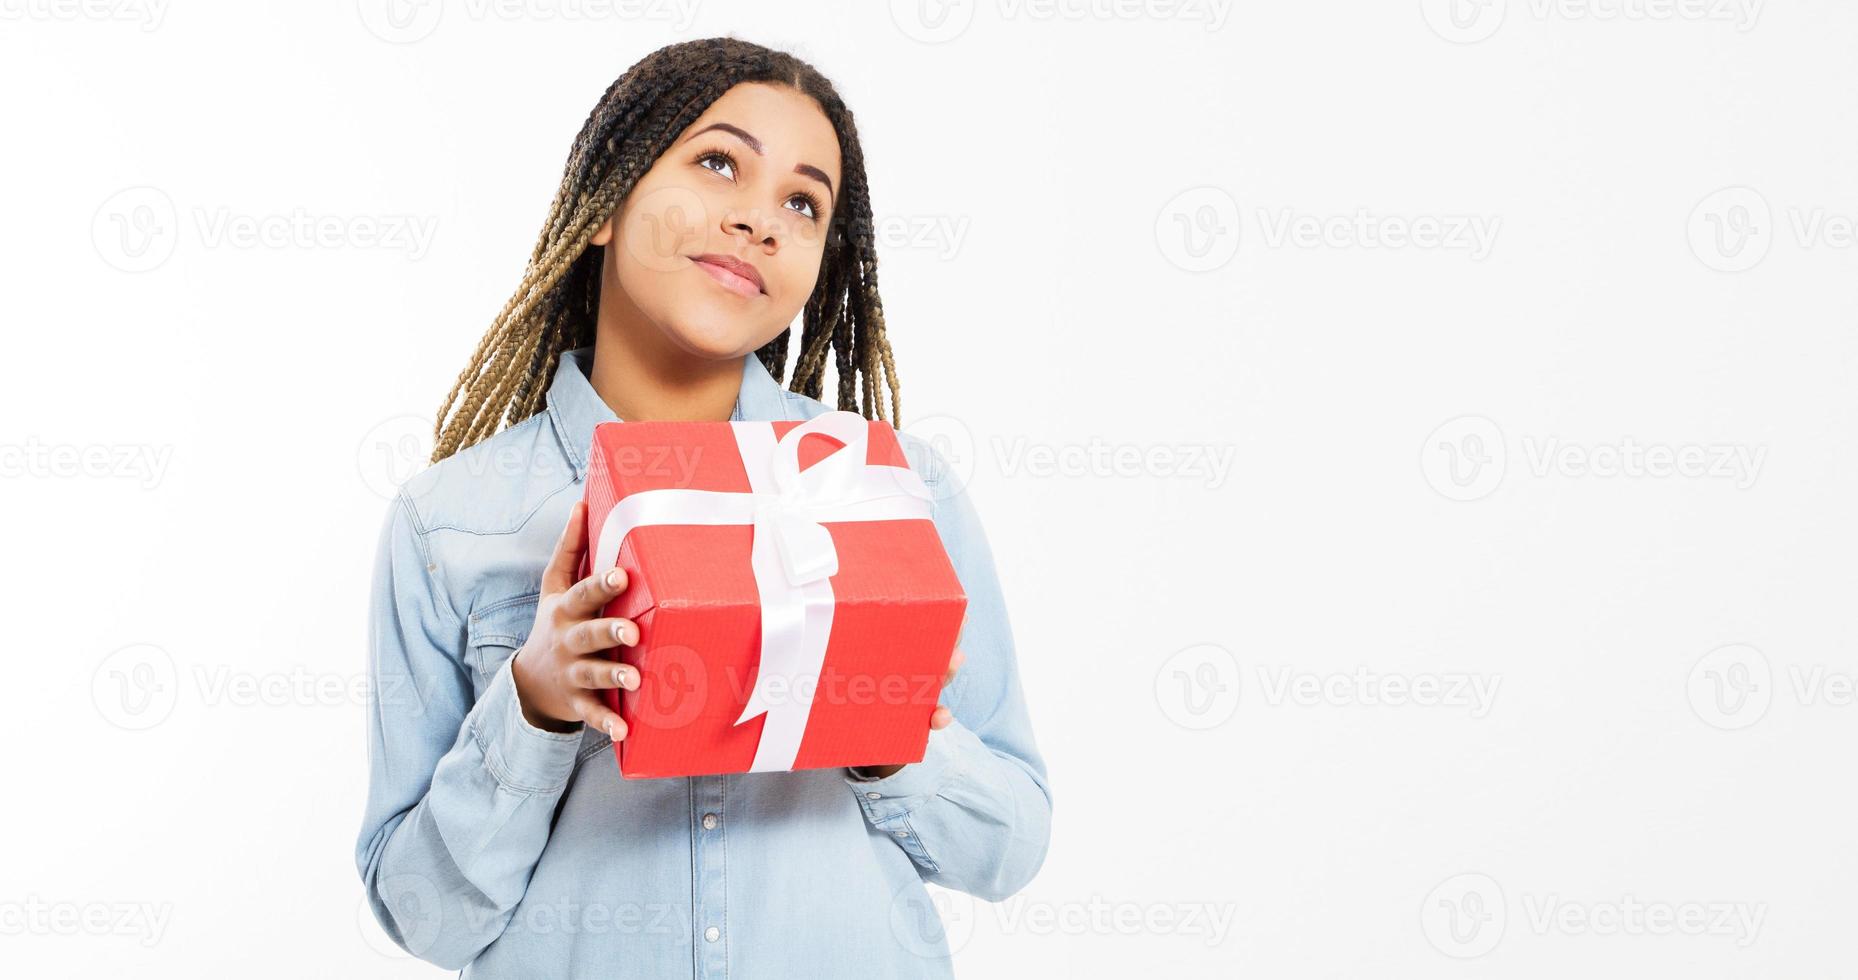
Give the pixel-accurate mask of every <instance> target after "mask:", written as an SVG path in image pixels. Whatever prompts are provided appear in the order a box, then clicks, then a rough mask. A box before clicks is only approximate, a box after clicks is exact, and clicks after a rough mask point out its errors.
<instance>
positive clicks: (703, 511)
mask: <svg viewBox="0 0 1858 980" xmlns="http://www.w3.org/2000/svg"><path fill="white" fill-rule="evenodd" d="M730 427H731V430H732V431H733V433H734V434H735V440H736V447H737V448H738V449H739V450H740V451H741V453H742V465H743V467H744V468H745V469H746V470H747V471H748V482H749V488H750V492H748V493H730V492H727V491H722V490H645V491H641V492H639V493H634V494H631V495H629V496H627V497H626V498H625V499H623V500H621V501H619V503H617V504H615V505H614V506H613V509H612V510H610V511H608V512H607V515H606V520H605V521H603V522H602V523H601V525H600V531H599V534H598V535H597V536H596V537H595V538H594V542H593V544H594V551H593V553H594V563H593V571H594V573H595V574H599V573H601V572H604V571H606V570H607V569H609V568H612V567H613V566H614V564H616V563H617V562H618V561H619V549H620V545H621V544H623V543H624V542H625V540H626V535H628V534H630V533H632V530H633V529H634V528H639V527H647V526H652V525H659V524H710V525H716V524H751V525H753V526H754V529H755V530H754V545H753V548H752V550H751V551H750V555H749V564H750V567H751V570H752V571H753V573H754V576H755V587H756V589H757V591H758V592H759V593H760V604H761V660H760V666H759V667H758V668H757V670H756V672H755V688H754V690H753V691H751V692H750V693H749V698H748V706H747V707H746V708H744V709H743V711H742V715H741V717H739V718H737V719H736V721H735V723H736V724H738V725H740V724H742V723H743V722H745V721H748V720H749V719H750V718H754V717H755V716H757V715H760V714H763V713H765V714H766V715H767V716H768V717H767V720H766V721H765V722H763V723H762V728H761V741H760V742H759V743H758V744H757V745H756V746H755V761H754V763H753V765H752V766H751V767H750V769H749V771H750V772H780V771H785V770H788V769H792V768H793V763H794V757H795V756H796V755H797V754H798V753H799V751H800V740H801V738H802V737H803V736H804V735H805V734H806V719H807V714H808V712H810V711H811V710H812V706H813V695H814V693H815V692H816V690H817V688H818V683H819V674H820V670H821V669H822V668H823V667H824V665H825V661H826V643H827V641H828V640H829V639H831V636H832V613H833V606H834V600H833V595H832V583H831V582H830V581H829V579H830V577H831V576H832V575H835V574H837V573H838V570H839V553H838V551H837V549H835V548H834V547H833V545H832V533H831V532H830V531H828V530H827V529H826V527H825V525H826V524H827V523H828V522H837V521H893V520H910V519H921V520H929V519H930V518H931V516H932V510H931V504H930V495H929V490H928V488H927V487H926V486H924V485H923V482H922V480H921V478H919V477H918V476H917V475H916V474H915V473H914V472H912V471H911V470H910V469H908V468H907V467H900V466H867V465H866V464H865V455H866V449H867V443H868V441H869V438H870V431H871V430H870V423H869V422H867V421H866V420H865V419H863V418H862V417H860V416H858V415H855V414H853V413H851V412H827V413H825V414H823V415H819V416H816V417H814V418H813V419H811V420H809V421H807V422H805V423H802V424H800V425H796V426H794V427H793V428H791V429H789V430H787V434H786V435H784V436H782V437H781V438H779V439H776V438H775V437H774V427H773V426H772V425H770V424H769V423H767V422H731V423H730ZM810 435H824V436H829V437H831V438H833V439H836V440H838V441H839V442H841V443H843V444H844V446H843V448H841V449H838V450H835V451H834V452H833V453H832V454H831V455H829V456H827V457H825V458H824V459H821V460H820V461H819V462H817V463H814V464H813V465H812V466H810V467H808V468H807V469H806V470H804V471H803V470H801V469H800V441H801V440H803V439H805V438H806V437H807V436H810Z"/></svg>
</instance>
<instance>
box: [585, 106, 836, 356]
mask: <svg viewBox="0 0 1858 980" xmlns="http://www.w3.org/2000/svg"><path fill="white" fill-rule="evenodd" d="M839 186H840V175H839V139H838V135H837V133H835V132H834V131H833V128H832V123H831V122H829V121H828V120H827V119H826V116H825V113H823V112H821V111H820V109H819V106H818V105H817V104H815V103H814V102H813V100H812V99H811V98H808V97H807V96H805V95H802V94H801V93H799V92H797V91H795V90H793V89H791V88H786V87H783V86H775V85H766V84H761V83H744V84H741V85H737V86H735V87H734V88H731V89H730V90H729V91H728V92H725V93H724V94H723V96H722V97H721V98H719V99H717V100H716V102H715V103H714V104H712V105H711V106H710V107H709V109H708V110H707V111H705V112H704V113H703V115H701V116H699V117H698V118H697V120H696V121H695V122H693V123H691V124H690V126H689V127H688V128H686V129H685V130H684V131H683V132H682V133H679V134H678V136H677V138H676V139H675V140H674V141H673V142H672V144H671V145H670V147H668V148H667V149H666V150H665V151H664V153H662V154H661V155H660V156H659V157H658V160H657V161H656V162H655V163H653V164H652V168H651V169H650V170H648V171H646V172H645V175H644V176H643V177H641V178H639V182H638V184H637V185H636V186H634V187H633V190H632V193H631V194H630V195H628V196H627V198H626V201H625V203H624V205H622V206H621V208H620V210H619V213H618V214H617V215H615V219H614V220H611V221H608V222H607V224H606V225H605V226H604V227H602V228H601V229H600V231H599V232H598V233H596V234H595V236H594V238H593V244H595V245H607V244H608V243H609V242H611V241H612V240H613V238H614V235H615V234H617V235H618V237H619V240H620V247H618V248H608V249H606V270H605V272H604V273H603V275H604V282H605V284H606V286H607V287H610V286H611V285H612V284H613V283H615V282H617V284H618V286H619V292H620V293H621V295H619V296H614V297H613V299H614V300H615V301H616V302H618V303H619V304H620V306H619V310H620V313H621V316H622V318H623V319H624V320H631V321H643V323H644V325H645V326H646V328H648V329H655V330H657V331H660V332H661V333H662V334H663V336H664V337H665V338H666V339H668V340H669V341H670V342H671V343H672V344H674V345H676V346H677V347H679V348H681V349H683V350H684V351H686V352H687V353H690V354H692V355H695V356H698V357H703V358H716V359H720V358H732V357H740V356H741V355H743V354H746V353H749V352H751V351H753V350H755V349H757V348H759V347H761V346H762V345H763V344H766V343H767V342H768V341H770V340H773V339H774V338H775V337H776V336H778V335H779V334H780V332H781V331H782V330H785V329H786V328H787V327H788V326H789V325H790V324H792V323H793V322H794V319H795V317H797V316H799V314H800V309H801V307H802V306H804V305H805V304H806V300H807V297H808V296H810V295H812V292H813V285H814V283H815V282H816V281H817V280H818V279H819V266H820V259H821V257H822V256H823V255H824V252H825V244H826V229H827V228H828V227H829V223H830V222H831V220H832V211H833V198H834V195H835V194H836V193H837V191H838V188H839ZM616 225H617V227H615V226H616ZM603 295H607V292H604V291H603ZM602 305H603V306H605V305H606V303H605V302H604V301H603V303H602ZM628 307H630V308H631V309H628ZM632 310H636V311H637V313H638V315H637V316H634V315H632Z"/></svg>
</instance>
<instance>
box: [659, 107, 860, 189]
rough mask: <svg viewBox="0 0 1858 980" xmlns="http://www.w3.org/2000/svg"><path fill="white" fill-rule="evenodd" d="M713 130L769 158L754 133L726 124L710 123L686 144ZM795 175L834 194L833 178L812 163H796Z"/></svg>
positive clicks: (685, 138)
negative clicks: (723, 133) (816, 183)
mask: <svg viewBox="0 0 1858 980" xmlns="http://www.w3.org/2000/svg"><path fill="white" fill-rule="evenodd" d="M712 129H720V130H722V131H723V132H725V133H733V134H734V135H735V137H736V138H737V139H739V140H741V141H742V142H744V143H747V144H748V148H749V149H751V150H754V151H755V155H756V156H758V157H759V156H767V151H766V150H763V149H762V148H761V141H760V140H758V139H756V138H755V136H754V134H753V133H750V132H749V131H748V130H746V129H743V128H742V127H740V126H732V125H730V124H728V123H726V122H713V123H710V124H709V125H708V126H705V127H703V128H702V129H699V130H697V131H696V132H694V133H691V134H690V135H689V136H686V137H684V142H686V143H688V142H690V141H691V140H694V139H696V138H697V137H699V136H702V135H703V134H704V133H707V132H709V131H710V130H712ZM794 173H797V174H799V175H800V176H802V177H811V178H813V179H814V180H817V181H819V182H820V183H822V184H825V185H826V194H827V195H828V196H830V195H831V194H832V193H833V190H832V178H831V177H828V176H826V172H825V171H824V170H821V169H819V168H818V167H815V166H813V165H812V164H810V163H796V164H794Z"/></svg>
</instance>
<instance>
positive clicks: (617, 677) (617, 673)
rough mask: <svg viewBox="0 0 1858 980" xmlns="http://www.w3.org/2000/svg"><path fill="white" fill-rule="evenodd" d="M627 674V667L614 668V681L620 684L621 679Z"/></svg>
mask: <svg viewBox="0 0 1858 980" xmlns="http://www.w3.org/2000/svg"><path fill="white" fill-rule="evenodd" d="M625 676H626V670H625V668H623V667H615V668H613V683H615V684H618V683H619V682H620V681H621V680H623V679H624V678H625Z"/></svg>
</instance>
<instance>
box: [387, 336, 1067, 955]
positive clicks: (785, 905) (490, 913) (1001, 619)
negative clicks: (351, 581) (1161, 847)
mask: <svg viewBox="0 0 1858 980" xmlns="http://www.w3.org/2000/svg"><path fill="white" fill-rule="evenodd" d="M592 355H593V349H592V348H591V347H587V348H581V349H580V350H576V351H570V352H568V353H566V354H564V355H563V356H562V358H561V360H560V362H559V368H558V370H557V371H556V373H555V377H554V379H553V380H552V383H551V384H550V387H549V389H548V393H547V409H546V410H545V411H541V412H538V413H536V414H535V415H534V416H532V417H530V418H529V419H527V420H525V421H523V422H521V423H519V424H517V425H515V426H512V427H510V428H509V429H506V430H504V431H503V432H500V433H498V434H496V435H495V436H492V437H491V438H489V439H486V440H484V441H483V442H481V443H479V444H477V445H475V446H472V447H471V448H468V449H465V450H462V451H461V452H459V453H457V454H455V455H453V456H451V457H449V458H447V459H445V460H442V461H440V462H439V463H437V464H436V465H433V466H431V467H428V468H427V469H425V470H424V471H422V472H421V473H419V474H418V475H416V476H415V477H413V478H412V479H410V480H408V481H407V482H406V483H405V484H404V485H403V486H402V487H401V488H400V491H399V493H398V495H397V497H396V498H395V499H394V501H393V503H392V505H391V506H390V507H389V508H388V512H387V515H386V519H385V521H384V523H383V526H382V528H381V533H380V540H379V545H378V552H377V556H376V561H375V565H374V573H373V580H372V586H371V591H372V595H371V605H370V613H369V640H370V656H369V664H370V671H371V674H370V680H371V685H370V691H371V697H370V704H369V714H368V770H369V772H368V797H367V806H366V812H365V813H364V814H363V816H362V821H361V832H360V835H359V838H358V840H357V842H356V847H355V864H356V867H357V868H358V869H359V870H360V872H361V878H362V881H363V883H364V884H365V886H366V888H367V894H368V901H369V904H370V905H371V907H372V908H373V912H374V916H375V918H376V919H377V920H378V921H379V922H380V924H381V926H382V928H383V929H385V930H386V932H387V934H388V935H389V936H390V937H392V938H393V940H394V941H395V942H396V943H398V944H399V945H400V946H401V947H402V948H403V949H405V950H407V951H408V952H409V953H412V954H413V955H415V956H418V957H420V958H421V959H424V960H428V961H430V962H432V963H435V964H438V965H440V966H443V967H446V968H450V969H462V970H463V974H462V975H464V976H467V977H480V978H485V980H489V978H502V977H509V978H523V980H531V978H542V977H548V978H558V977H600V978H613V980H618V978H627V977H642V978H643V977H650V978H654V980H657V978H664V977H698V978H723V977H733V978H737V980H749V978H757V977H768V978H774V980H790V978H793V977H858V978H860V980H863V978H868V977H872V976H881V977H947V976H951V975H952V971H951V969H950V964H949V951H948V946H947V943H946V940H945V936H944V934H943V932H942V927H941V924H940V923H939V921H938V920H937V918H936V913H935V908H934V906H933V904H932V902H931V900H930V896H929V894H928V892H927V891H926V890H925V888H924V884H923V883H924V882H932V883H934V884H936V885H938V886H941V887H946V888H950V889H954V890H957V891H961V892H965V893H968V894H971V895H974V896H977V897H979V898H982V899H987V900H992V901H997V900H1000V899H1002V898H1004V897H1006V896H1008V895H1010V894H1012V893H1013V892H1015V891H1017V890H1019V889H1020V888H1021V887H1022V886H1024V885H1025V884H1026V883H1027V882H1028V881H1030V880H1031V878H1032V877H1033V875H1034V874H1035V873H1036V872H1037V871H1038V869H1039V866H1040V864H1041V863H1042V862H1043V861H1044V858H1045V851H1046V846H1047V843H1048V841H1049V838H1050V826H1051V796H1050V790H1049V789H1048V787H1047V785H1046V774H1045V764H1044V761H1043V760H1042V759H1041V758H1040V755H1039V752H1038V749H1037V747H1036V746H1035V744H1034V741H1033V736H1032V728H1031V725H1030V722H1029V719H1028V716H1027V711H1026V705H1025V701H1024V698H1023V696H1022V694H1021V691H1020V684H1019V673H1018V669H1017V667H1016V665H1015V661H1014V652H1013V640H1012V635H1011V630H1010V627H1009V625H1008V621H1007V612H1006V605H1005V602H1004V600H1003V598H1002V596H1001V592H1000V583H999V580H998V577H997V575H996V573H995V570H994V565H993V558H992V555H991V553H990V552H989V550H988V545H987V540H986V538H985V536H984V534H983V532H982V528H981V524H980V521H979V519H978V518H977V516H976V514H975V511H974V508H973V505H972V503H971V502H970V500H969V498H968V494H967V492H966V491H965V489H963V488H961V487H959V486H958V485H957V484H958V482H959V481H957V480H955V479H954V478H953V477H951V476H950V474H949V473H948V469H947V464H946V461H944V460H943V459H942V458H941V456H940V455H939V454H938V453H936V452H935V451H934V450H933V449H932V448H931V447H930V446H928V445H927V444H926V443H924V442H922V441H921V440H920V439H917V438H915V437H912V436H911V435H909V434H908V433H903V432H899V433H898V437H899V439H900V441H901V442H902V444H903V447H904V451H905V454H906V456H907V457H908V459H909V460H910V465H911V466H912V468H914V469H915V470H916V471H917V473H918V474H920V475H921V476H922V477H923V479H924V481H925V482H926V483H927V484H928V485H929V486H930V488H931V489H932V490H933V491H934V498H935V507H934V515H933V516H934V522H935V526H936V529H937V531H938V532H939V533H940V535H941V538H942V542H943V545H944V546H945V547H946V548H947V550H948V553H949V557H950V558H951V560H952V561H953V563H954V566H955V572H956V575H957V577H958V578H959V579H960V581H961V585H962V587H963V589H964V590H965V591H966V592H967V595H968V618H967V622H966V625H965V626H963V628H962V633H961V639H960V643H959V645H960V648H961V650H962V651H963V653H964V654H966V657H967V660H966V663H965V664H964V665H963V666H962V668H961V670H960V671H959V672H958V673H957V674H956V678H955V681H954V682H953V683H952V684H950V685H949V686H948V687H947V688H946V689H945V690H944V691H943V693H942V701H943V703H944V704H946V705H947V706H948V707H949V708H950V710H951V711H952V712H953V714H954V717H955V721H954V723H953V724H951V725H949V726H948V727H947V728H944V729H942V730H941V731H937V732H933V733H931V734H930V736H929V744H928V749H927V752H926V754H925V756H924V758H923V760H922V761H921V762H918V763H914V764H911V765H907V766H905V767H903V769H902V770H900V771H898V772H897V773H895V774H892V775H890V776H887V777H884V778H881V779H873V780H862V779H859V778H856V777H855V776H854V775H853V774H852V773H851V771H850V770H847V769H824V770H808V771H800V772H769V773H749V774H738V775H723V776H698V777H679V778H668V779H631V780H628V779H622V778H621V776H620V773H619V767H618V764H617V763H616V761H615V759H614V753H613V743H612V741H611V739H609V738H608V737H607V736H606V735H605V734H604V733H602V732H600V731H598V730H596V729H594V728H592V727H590V726H585V725H582V726H580V727H578V728H577V729H575V730H574V731H572V732H568V733H554V732H549V731H545V730H542V729H539V728H536V727H534V726H532V725H530V724H529V723H528V721H527V720H525V719H524V717H523V714H522V710H521V707H520V705H519V703H518V701H517V698H516V689H515V686H514V683H513V681H512V679H511V675H510V661H511V660H512V655H513V654H514V653H515V652H516V650H517V649H518V648H519V647H520V646H521V645H522V643H523V640H524V638H525V637H526V636H527V634H528V631H529V629H530V626H531V625H532V623H533V621H534V618H535V611H536V602H537V594H538V591H539V588H540V584H541V580H542V568H543V566H544V565H545V564H546V562H547V560H548V557H549V555H550V553H551V552H552V550H553V548H554V545H555V540H556V538H557V537H558V536H559V535H560V532H561V529H562V527H563V526H564V525H565V524H566V522H567V516H568V511H569V509H570V508H571V507H572V505H573V503H574V501H576V500H578V499H580V496H581V485H582V481H583V479H584V478H585V476H586V471H587V460H586V458H585V454H586V451H587V447H588V445H589V442H590V439H591V436H592V433H593V429H594V426H595V425H596V424H598V423H600V422H606V421H614V420H615V419H616V416H615V415H614V414H613V412H612V410H611V409H610V408H609V407H608V406H607V405H606V403H605V401H604V400H603V399H601V398H600V396H599V394H598V393H596V392H595V391H594V389H593V386H592V384H591V383H590V382H589V380H588V378H589V367H590V366H591V364H592V360H593V356H592ZM742 365H743V366H742V385H741V389H740V393H739V395H738V397H737V400H736V406H735V410H734V413H733V415H732V418H733V419H735V420H745V419H749V420H774V419H794V420H804V419H809V418H812V417H813V416H816V415H818V414H820V413H822V412H825V411H828V408H827V407H826V406H825V405H823V404H821V403H820V402H818V401H816V400H814V399H811V398H807V397H805V396H803V395H799V394H796V393H794V392H789V391H786V390H784V389H782V388H781V387H780V385H779V384H778V383H777V382H776V381H775V380H774V379H773V377H772V376H771V375H769V373H768V371H767V369H766V368H765V367H763V366H762V364H761V361H760V360H759V359H757V358H756V357H754V356H752V355H750V356H745V357H744V358H743V360H742Z"/></svg>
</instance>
